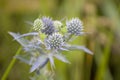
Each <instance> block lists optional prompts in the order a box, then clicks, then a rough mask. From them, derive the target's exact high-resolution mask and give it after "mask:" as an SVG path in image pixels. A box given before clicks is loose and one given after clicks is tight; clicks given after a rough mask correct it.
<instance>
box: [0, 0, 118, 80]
mask: <svg viewBox="0 0 120 80" xmlns="http://www.w3.org/2000/svg"><path fill="white" fill-rule="evenodd" d="M39 15H45V16H50V17H53V19H54V20H57V19H58V20H62V19H63V18H66V17H67V18H71V17H79V18H80V19H81V20H82V21H83V23H84V27H85V31H86V32H87V33H88V34H87V35H85V36H82V37H79V38H78V39H76V41H74V42H73V43H74V44H79V45H85V46H86V47H88V48H89V49H90V50H91V51H93V52H94V55H93V56H91V55H88V54H85V53H84V52H82V51H70V52H69V53H68V52H64V54H66V56H67V58H68V59H69V60H70V61H71V64H65V63H62V62H60V61H58V60H56V61H55V65H56V69H55V74H56V76H55V80H120V0H0V79H1V77H2V76H3V74H4V72H5V70H6V69H7V67H8V65H9V63H10V61H11V60H12V59H13V57H14V55H15V53H16V51H17V49H18V48H19V47H20V45H19V44H18V43H17V42H16V41H13V38H12V37H11V36H10V35H9V34H8V32H9V31H12V32H19V33H26V32H28V31H29V29H30V28H31V26H30V25H29V24H26V23H25V22H26V21H32V22H33V21H34V20H35V19H36V18H37V17H38V16H39ZM29 68H30V67H29V66H28V65H26V64H24V63H22V62H20V61H19V60H17V61H16V62H15V64H14V66H13V67H12V70H11V71H10V73H9V75H8V77H7V79H6V80H29Z"/></svg>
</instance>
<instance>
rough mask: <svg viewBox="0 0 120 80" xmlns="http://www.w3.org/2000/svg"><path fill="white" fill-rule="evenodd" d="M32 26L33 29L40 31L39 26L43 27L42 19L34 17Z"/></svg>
mask: <svg viewBox="0 0 120 80" xmlns="http://www.w3.org/2000/svg"><path fill="white" fill-rule="evenodd" d="M33 26H34V27H33V29H34V30H36V31H40V30H41V28H42V27H43V22H42V20H41V19H36V20H35V21H34V24H33Z"/></svg>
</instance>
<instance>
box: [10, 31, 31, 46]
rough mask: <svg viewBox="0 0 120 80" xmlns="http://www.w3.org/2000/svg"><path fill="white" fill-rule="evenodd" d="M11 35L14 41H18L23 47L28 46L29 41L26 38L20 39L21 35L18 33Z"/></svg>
mask: <svg viewBox="0 0 120 80" xmlns="http://www.w3.org/2000/svg"><path fill="white" fill-rule="evenodd" d="M9 34H10V35H11V36H13V37H14V39H15V40H16V41H18V42H19V43H20V44H21V45H22V46H23V47H25V46H27V45H28V42H29V41H28V40H26V39H24V38H18V37H19V36H20V34H16V33H13V32H9Z"/></svg>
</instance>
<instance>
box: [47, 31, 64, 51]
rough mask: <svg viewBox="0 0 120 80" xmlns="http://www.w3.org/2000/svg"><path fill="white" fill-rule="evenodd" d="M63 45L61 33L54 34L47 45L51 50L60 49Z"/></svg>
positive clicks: (48, 39) (49, 37)
mask: <svg viewBox="0 0 120 80" xmlns="http://www.w3.org/2000/svg"><path fill="white" fill-rule="evenodd" d="M63 44H64V41H63V36H62V35H61V34H59V33H53V34H52V35H50V36H48V38H47V39H46V45H47V47H48V48H50V49H60V48H61V47H62V46H63Z"/></svg>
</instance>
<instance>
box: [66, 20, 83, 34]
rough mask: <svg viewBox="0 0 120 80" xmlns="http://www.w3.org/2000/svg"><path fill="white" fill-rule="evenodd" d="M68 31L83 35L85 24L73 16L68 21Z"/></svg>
mask: <svg viewBox="0 0 120 80" xmlns="http://www.w3.org/2000/svg"><path fill="white" fill-rule="evenodd" d="M66 26H67V31H68V33H70V34H75V35H81V34H82V33H83V24H82V22H81V21H80V20H79V19H78V18H73V19H71V20H70V21H67V22H66Z"/></svg>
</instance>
